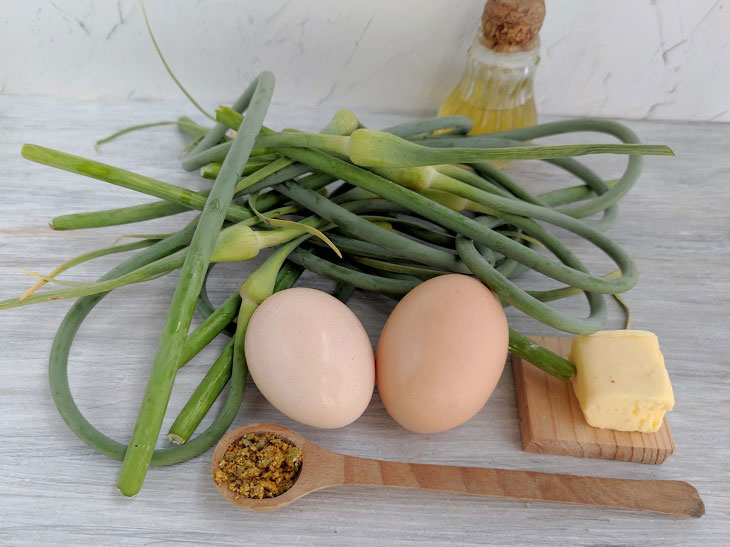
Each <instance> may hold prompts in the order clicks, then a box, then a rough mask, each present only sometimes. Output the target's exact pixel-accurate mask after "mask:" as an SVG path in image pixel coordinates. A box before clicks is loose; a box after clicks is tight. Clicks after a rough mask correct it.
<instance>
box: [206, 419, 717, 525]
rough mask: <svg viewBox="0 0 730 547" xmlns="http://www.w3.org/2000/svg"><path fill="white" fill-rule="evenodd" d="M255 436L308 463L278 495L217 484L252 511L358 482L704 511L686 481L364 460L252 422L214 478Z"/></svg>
mask: <svg viewBox="0 0 730 547" xmlns="http://www.w3.org/2000/svg"><path fill="white" fill-rule="evenodd" d="M249 433H258V434H261V433H272V434H274V435H276V436H278V437H280V438H282V439H286V440H287V441H289V442H290V443H291V444H294V445H295V446H296V447H297V448H298V449H299V450H301V453H302V465H301V468H300V470H299V475H298V476H297V478H296V479H295V481H294V484H293V485H292V487H291V488H290V489H289V490H287V491H286V492H284V493H283V494H281V495H279V496H276V497H274V498H264V499H251V498H246V497H244V496H240V495H238V494H236V493H235V492H233V491H231V490H229V489H228V485H227V484H226V483H222V484H218V483H216V487H217V488H218V490H219V491H220V493H221V494H222V495H223V497H224V498H226V499H227V500H228V501H230V502H232V503H235V504H236V505H238V506H240V507H244V508H246V509H251V510H253V511H269V510H272V509H278V508H279V507H284V506H286V505H289V504H290V503H292V502H293V501H296V500H298V499H299V498H301V497H302V496H306V495H307V494H309V493H310V492H314V491H316V490H321V489H322V488H329V487H332V486H344V485H360V486H390V487H400V488H418V489H422V490H436V491H440V492H453V493H461V494H472V495H477V496H491V497H500V498H510V499H517V500H525V501H548V502H557V503H570V504H577V505H593V506H600V507H610V508H616V509H633V510H638V511H651V512H654V513H662V514H666V515H674V516H679V517H694V518H697V517H700V516H702V515H703V514H704V512H705V506H704V504H703V502H702V499H700V496H699V494H698V492H697V490H696V489H695V488H694V487H693V486H692V485H691V484H689V483H687V482H684V481H675V480H635V479H610V478H603V477H585V476H578V475H561V474H558V473H540V472H536V471H518V470H512V469H493V468H485V467H459V466H453V465H429V464H416V463H402V462H390V461H383V460H373V459H368V458H358V457H354V456H346V455H344V454H339V453H337V452H332V451H331V450H327V449H325V448H322V447H321V446H318V445H316V444H314V443H313V442H310V441H308V440H306V439H305V438H304V437H302V436H301V435H299V434H297V433H295V432H294V431H292V430H291V429H288V428H286V427H282V426H280V425H275V424H253V425H247V426H244V427H239V428H237V429H234V430H232V431H231V432H230V433H228V434H227V435H226V436H224V437H223V438H222V439H221V440H220V441H219V442H218V445H217V446H216V449H215V452H214V453H213V459H212V461H211V472H212V474H213V477H215V473H216V471H217V470H218V464H219V462H220V461H221V459H222V458H223V456H224V455H225V453H226V450H228V447H229V446H230V445H231V444H232V443H234V442H236V441H238V440H239V439H240V438H241V437H243V436H244V435H247V434H249ZM214 482H215V481H214Z"/></svg>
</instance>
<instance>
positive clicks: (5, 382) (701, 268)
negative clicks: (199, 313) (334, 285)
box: [0, 96, 730, 545]
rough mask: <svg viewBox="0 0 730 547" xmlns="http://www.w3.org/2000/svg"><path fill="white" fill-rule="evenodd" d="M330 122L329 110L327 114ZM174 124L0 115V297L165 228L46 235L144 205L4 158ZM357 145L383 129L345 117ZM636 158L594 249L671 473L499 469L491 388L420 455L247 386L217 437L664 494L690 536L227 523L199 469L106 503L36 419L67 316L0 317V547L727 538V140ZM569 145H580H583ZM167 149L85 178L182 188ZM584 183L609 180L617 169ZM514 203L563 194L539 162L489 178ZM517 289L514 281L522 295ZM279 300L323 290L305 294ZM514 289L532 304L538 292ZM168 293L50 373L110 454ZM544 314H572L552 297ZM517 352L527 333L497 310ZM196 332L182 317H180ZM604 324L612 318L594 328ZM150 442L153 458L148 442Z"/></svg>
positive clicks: (51, 412) (80, 110) (297, 513)
mask: <svg viewBox="0 0 730 547" xmlns="http://www.w3.org/2000/svg"><path fill="white" fill-rule="evenodd" d="M342 106H345V105H342ZM181 113H185V114H189V115H193V116H194V115H195V112H194V111H192V110H191V109H190V107H189V106H188V105H187V104H186V103H184V102H177V101H172V102H129V103H105V102H74V101H65V100H54V99H46V98H20V97H15V98H14V97H2V96H0V184H1V185H2V192H1V193H0V298H10V297H13V296H16V295H18V294H19V293H20V292H21V291H22V290H23V289H25V288H26V287H27V286H28V285H29V283H31V279H30V278H29V277H27V276H26V275H25V274H23V273H22V272H21V269H23V268H29V269H32V270H35V271H40V272H48V271H50V270H51V269H52V268H53V267H54V266H56V265H58V264H59V263H60V262H62V261H63V260H65V259H66V258H68V257H71V256H75V255H78V254H80V253H82V252H84V251H86V250H90V249H94V248H98V247H101V246H105V245H108V244H110V243H111V242H113V241H114V240H115V239H116V238H117V237H119V236H120V235H122V234H128V233H140V232H145V233H150V232H165V231H169V230H170V229H172V228H174V227H176V226H179V224H180V223H181V221H182V219H181V217H172V218H168V219H163V220H160V221H155V222H149V223H147V224H145V225H144V226H142V225H135V226H121V227H114V228H104V229H97V230H81V231H75V232H53V231H52V230H50V229H49V228H48V227H47V223H48V221H49V220H50V218H51V217H53V216H54V215H57V214H61V213H71V212H78V211H87V210H94V209H102V208H108V207H114V206H123V205H131V204H136V203H142V202H144V201H148V200H149V199H148V198H146V197H144V196H141V195H139V194H136V193H134V192H131V191H128V190H124V189H121V188H116V187H113V186H110V185H108V184H105V183H102V182H99V181H95V180H91V179H85V178H83V177H79V176H76V175H71V174H69V173H65V172H61V171H57V170H53V169H50V168H47V167H43V166H39V165H36V164H33V163H30V162H27V161H25V160H23V159H22V158H21V157H20V146H21V143H24V142H32V143H37V144H41V145H45V146H50V147H56V148H60V149H62V150H65V151H68V152H72V153H77V154H80V155H87V156H91V157H94V156H95V152H94V148H93V142H94V141H95V140H96V139H98V138H100V137H103V136H106V135H107V134H109V133H111V132H113V131H114V130H116V129H118V128H121V127H124V126H127V125H130V124H134V123H141V122H146V121H156V120H166V119H175V118H176V117H177V116H178V115H180V114H181ZM332 114H333V111H324V110H312V111H303V110H297V111H294V110H292V109H289V108H285V107H282V106H274V107H273V109H272V112H271V114H270V116H269V120H270V121H269V123H270V124H271V125H272V126H274V127H287V126H296V127H300V128H303V129H312V130H313V129H317V128H319V127H320V126H322V125H324V124H325V123H326V121H327V120H328V118H329V117H330V116H331V115H332ZM360 115H361V119H362V120H363V121H364V123H366V124H367V125H369V126H372V127H382V126H385V125H387V124H391V123H394V122H396V121H400V120H403V119H405V118H406V117H405V116H403V115H400V114H399V113H389V114H383V113H374V112H361V113H360ZM629 125H630V126H631V127H632V128H634V129H635V130H636V131H637V132H638V133H639V134H640V136H641V137H642V139H643V140H644V141H645V142H654V143H665V144H668V145H670V146H672V147H673V148H674V150H675V151H676V153H677V155H678V157H676V158H648V159H647V161H646V168H645V171H644V174H643V176H642V178H641V179H640V181H639V182H638V184H637V185H636V187H635V189H634V190H632V192H631V193H630V194H629V195H628V197H627V198H625V200H624V201H623V202H622V204H621V219H620V223H619V225H618V226H617V227H615V228H613V229H612V230H611V231H610V235H611V237H613V238H614V239H616V240H617V241H618V242H619V243H621V244H622V245H623V246H624V247H625V249H626V250H627V251H628V252H629V253H630V254H631V255H632V256H634V257H635V259H636V261H637V263H638V266H639V269H640V271H641V279H640V281H639V284H638V285H637V286H636V288H635V289H633V290H632V291H631V292H630V293H628V294H627V295H626V299H627V301H628V302H629V304H630V305H631V308H632V310H633V313H634V325H635V326H636V327H637V328H645V329H649V330H653V331H655V332H656V333H657V334H658V335H659V338H660V341H661V343H662V347H663V350H664V353H665V356H666V360H667V366H668V369H669V372H670V375H671V378H672V382H673V385H674V390H675V396H676V401H677V405H676V410H675V411H674V412H672V413H671V415H670V416H669V420H670V423H671V426H672V430H673V432H674V437H675V440H676V444H677V450H676V453H675V454H674V455H673V456H672V457H671V458H670V459H669V460H668V461H667V462H666V463H665V464H663V465H661V466H649V465H641V464H631V463H620V462H613V461H602V460H590V459H577V458H568V457H560V456H542V455H535V454H528V453H525V452H523V451H522V450H521V444H520V434H519V429H518V422H517V413H516V408H515V399H514V389H513V384H512V372H511V368H510V367H509V366H508V367H507V369H506V370H505V373H504V376H503V378H502V380H501V382H500V384H499V386H498V388H497V390H496V391H495V393H494V395H493V396H492V398H491V399H490V401H489V403H488V404H487V405H486V406H485V407H484V409H482V411H481V412H480V413H479V414H478V415H477V416H476V417H475V418H474V419H472V420H471V421H470V422H468V423H467V424H465V425H463V426H461V427H459V428H457V429H455V430H453V431H449V432H446V433H442V434H437V435H425V436H421V435H415V434H411V433H408V432H406V431H404V430H403V429H400V428H399V427H398V426H397V425H396V424H395V423H394V422H393V421H392V420H391V419H390V418H389V417H388V416H387V414H386V413H385V412H384V410H383V408H382V405H381V403H380V401H379V399H378V397H377V395H376V396H375V397H374V398H373V401H372V403H371V405H370V407H369V408H368V409H367V411H366V412H365V414H364V415H363V416H362V418H360V419H359V420H358V421H357V422H356V423H354V424H353V425H351V426H349V427H347V428H344V429H341V430H335V431H319V430H315V429H312V428H308V427H303V426H300V425H298V424H295V423H293V422H292V421H291V420H289V419H287V418H286V417H284V416H282V415H281V414H279V413H278V412H277V411H275V410H274V409H272V408H271V407H270V406H269V404H268V403H267V402H266V401H265V400H264V399H263V398H262V397H261V395H260V394H259V393H258V391H257V390H256V388H255V386H254V385H253V383H251V382H249V384H248V386H247V388H246V396H245V400H244V403H243V406H242V407H241V410H240V412H239V415H238V417H237V418H236V421H235V424H234V425H242V424H246V423H251V422H261V421H268V422H275V423H280V424H282V425H285V426H287V427H291V428H293V429H295V430H297V431H299V432H300V433H302V434H303V435H304V436H305V437H307V438H309V439H311V440H313V441H315V442H317V443H319V444H321V445H322V446H325V447H327V448H330V449H333V450H338V451H341V452H344V453H347V454H352V455H356V456H366V457H376V458H384V459H392V460H401V461H413V462H421V463H440V464H458V465H473V466H495V467H505V468H509V469H531V470H538V471H552V472H562V473H576V474H587V475H601V476H607V477H627V478H635V479H682V480H687V481H689V482H691V483H692V484H694V485H695V486H696V487H697V488H698V489H699V491H700V493H701V495H702V497H703V499H704V501H705V505H706V509H707V513H706V515H705V516H704V517H702V518H701V519H699V520H677V519H673V518H668V517H662V516H654V515H651V514H642V513H633V512H623V511H616V510H604V509H594V508H583V507H571V506H564V505H554V504H540V503H523V502H516V501H508V500H500V499H489V498H473V497H469V496H458V495H447V494H439V493H426V492H418V491H407V490H396V489H393V490H384V489H377V490H375V489H368V488H364V487H363V488H342V489H332V490H324V491H321V492H318V493H315V494H313V495H311V496H308V497H306V498H304V499H302V500H301V501H299V502H297V503H295V504H294V505H293V506H290V507H289V508H286V509H283V510H281V511H278V512H274V513H269V514H256V513H247V512H243V511H241V510H239V509H237V508H236V507H234V506H233V505H231V504H229V503H228V502H226V501H225V500H224V499H223V498H222V497H221V496H220V495H219V494H218V493H217V491H216V489H215V487H214V485H213V483H212V481H211V479H210V476H209V468H208V465H209V457H210V455H211V451H208V452H207V453H206V454H204V455H202V456H200V457H198V458H196V459H194V460H192V461H189V462H186V463H183V464H180V465H176V466H173V467H167V468H161V469H159V468H158V469H152V470H151V471H150V472H149V474H148V477H147V480H146V481H145V484H144V488H143V490H142V492H141V493H140V494H139V495H138V496H137V497H136V498H134V499H127V498H124V497H123V496H121V495H120V494H119V493H118V492H117V490H116V488H115V481H116V474H117V471H118V468H119V464H118V463H117V462H115V461H111V460H109V459H107V458H105V457H103V456H100V455H98V454H96V453H95V452H93V451H92V450H91V449H90V448H88V447H87V446H86V445H84V444H83V443H82V442H81V441H79V440H78V439H77V438H76V437H75V436H74V435H73V434H72V433H71V432H70V431H69V430H68V429H67V428H66V426H65V424H64V423H63V421H62V420H61V418H60V416H59V415H58V413H57V412H56V409H55V407H54V406H53V402H52V400H51V395H50V390H49V387H48V381H47V362H48V354H49V350H50V345H51V340H52V337H53V335H54V332H55V329H56V328H57V326H58V324H59V322H60V321H61V319H62V317H63V315H64V313H65V311H66V310H67V309H68V307H69V305H70V302H66V301H62V302H55V303H52V304H45V305H38V306H33V307H27V308H21V309H16V310H9V311H3V312H0V340H2V350H1V351H0V378H1V379H2V380H1V381H0V544H2V545H22V544H33V545H48V544H75V545H81V544H106V545H119V544H134V545H136V544H177V543H192V544H214V545H240V544H242V543H249V542H252V543H256V544H261V545H292V544H311V545H327V544H363V545H365V544H367V545H372V544H394V545H395V544H411V543H425V542H429V543H433V544H442V545H454V544H458V545H469V544H518V545H524V544H530V543H540V544H545V545H566V544H575V545H596V544H599V545H606V544H644V545H646V544H650V545H659V544H661V545H689V544H694V545H700V544H702V545H721V544H727V541H728V535H729V534H730V432H729V429H728V423H729V422H728V416H730V357H728V355H730V352H729V350H728V348H730V330H729V329H728V320H729V319H730V318H729V317H728V310H730V252H729V251H730V243H729V242H730V154H728V150H729V149H730V126H728V125H723V124H690V123H683V124H680V123H659V122H630V123H629ZM585 138H587V137H585ZM184 143H185V140H184V138H183V137H182V136H181V135H180V134H178V132H177V130H176V128H174V127H161V128H157V129H153V130H149V131H147V132H142V133H137V134H133V135H129V136H127V137H125V138H123V139H121V140H119V141H117V142H115V143H112V144H109V145H107V146H105V147H104V149H103V151H102V154H101V156H100V157H99V159H100V160H101V161H106V162H109V163H112V164H115V165H119V166H122V167H126V168H129V169H131V170H133V171H138V172H141V173H144V174H147V175H151V176H154V177H158V178H161V179H163V180H167V181H170V182H173V183H178V184H184V185H188V186H190V187H197V188H202V187H203V185H204V182H203V181H201V180H200V179H198V177H197V176H196V175H195V174H188V173H184V172H183V171H182V170H181V169H180V168H179V166H178V165H179V164H178V157H179V155H180V153H181V149H182V147H183V146H184ZM623 161H624V160H621V159H617V158H615V157H614V158H609V157H602V158H598V159H597V160H595V161H592V162H591V163H592V164H594V165H595V166H596V168H597V169H600V170H601V172H602V173H605V174H607V175H611V176H612V175H613V174H615V173H617V172H618V170H619V169H620V168H621V166H622V165H623ZM510 169H511V170H512V171H513V172H514V173H515V176H518V177H520V178H523V179H529V180H531V181H533V182H532V186H533V187H534V188H536V189H537V188H548V187H555V186H556V185H557V184H559V183H561V182H563V183H564V182H566V179H565V178H564V177H563V176H562V174H561V173H560V172H558V171H557V170H555V169H553V168H550V167H549V166H545V165H542V164H536V165H518V166H512V167H511V168H510ZM573 243H574V244H573V248H574V249H575V250H576V251H577V252H578V253H579V255H580V256H581V257H582V258H584V259H585V262H586V263H587V264H588V265H589V266H590V267H591V268H592V269H593V270H594V271H596V272H603V273H605V272H607V271H610V270H609V269H612V265H611V264H609V263H608V261H607V260H606V259H605V258H604V257H601V256H599V255H598V254H597V253H596V252H595V250H594V249H591V248H589V247H588V246H587V245H585V244H584V242H581V241H574V242H573ZM119 260H120V257H119V256H117V257H105V258H102V259H98V260H96V261H93V262H90V263H87V264H85V265H83V266H80V267H78V268H76V269H75V270H72V271H71V272H69V274H68V275H67V276H66V278H67V279H74V280H91V279H95V278H96V277H98V276H100V275H101V274H103V273H104V272H106V271H107V270H108V269H109V268H110V267H111V266H112V265H113V264H115V263H116V262H118V261H119ZM248 268H250V266H246V265H242V264H228V265H226V266H223V267H219V268H217V269H216V275H215V277H216V280H215V282H214V284H213V290H212V296H213V298H214V300H215V301H218V302H219V301H221V300H222V299H223V298H224V297H225V296H227V295H228V294H230V292H231V291H233V290H235V289H236V288H237V286H238V284H239V283H240V281H241V279H242V277H243V276H244V275H245V272H246V271H248ZM529 281H530V280H529V278H527V281H526V282H529ZM301 283H303V284H307V285H310V286H316V287H322V288H327V287H331V284H330V283H329V282H326V281H323V280H321V279H318V278H316V277H314V276H311V275H307V276H305V277H304V278H303V279H302V281H301ZM539 283H540V280H539V279H537V278H535V280H534V284H533V286H539ZM173 287H174V276H173V275H171V276H168V277H165V278H162V279H158V280H155V281H152V282H149V283H145V284H141V285H137V286H134V287H127V288H124V289H122V290H119V291H116V292H115V294H113V295H112V296H110V297H108V298H107V299H105V301H104V302H103V303H102V304H101V305H100V306H99V307H98V308H97V309H96V310H95V311H94V312H93V313H92V314H91V316H90V318H89V320H88V321H86V322H85V323H84V325H83V327H82V329H81V332H80V334H79V336H78V338H77V342H76V343H75V344H74V346H73V349H72V355H71V366H70V370H71V372H70V376H71V387H72V389H73V392H74V394H75V396H76V397H77V401H78V403H79V406H80V407H81V409H82V411H83V412H84V413H85V414H86V415H87V416H88V417H89V418H90V420H91V421H92V422H93V423H94V424H97V425H98V427H99V428H100V429H101V430H103V431H104V432H106V433H107V434H109V435H111V436H112V437H114V438H116V439H119V440H122V441H124V440H126V439H127V438H128V437H129V434H130V432H131V429H132V426H133V424H134V420H135V417H136V411H137V407H138V404H139V402H140V398H141V395H142V391H143V388H144V385H145V382H146V378H147V374H148V372H149V365H150V362H151V357H152V356H153V354H154V350H155V347H156V344H157V340H158V333H159V331H160V328H161V327H162V323H163V320H164V317H165V311H166V308H167V304H168V302H169V299H170V297H171V294H172V290H173ZM571 300H572V301H570V302H564V303H562V304H560V305H561V307H562V308H563V309H567V310H571V311H574V312H583V311H584V310H583V302H582V301H581V300H580V299H577V298H576V299H571ZM351 306H352V308H353V309H354V311H355V312H356V313H357V314H358V316H359V317H360V318H361V319H362V320H363V322H364V323H365V325H366V327H367V329H368V332H369V333H370V335H371V338H372V340H373V342H375V340H376V339H377V336H378V333H379V331H380V328H381V326H382V324H383V321H384V320H385V318H386V316H387V314H388V312H389V310H390V309H391V307H392V303H391V302H390V301H389V300H387V299H385V298H382V297H380V296H378V295H372V294H364V293H357V294H356V295H355V297H354V298H353V299H352V301H351ZM509 315H510V322H511V324H512V325H513V326H514V327H516V328H518V329H519V330H521V331H522V332H525V333H534V334H552V333H554V331H551V329H549V328H548V327H545V326H542V325H540V324H537V323H536V322H535V321H533V320H531V319H528V318H525V317H524V316H521V315H520V314H519V313H517V312H514V311H510V312H509ZM196 321H197V319H196ZM621 322H622V316H621V313H620V311H619V309H618V308H617V307H615V305H613V304H612V308H611V320H610V325H609V327H611V328H620V326H621ZM222 344H223V341H222V340H217V341H216V342H215V343H214V344H212V345H211V347H209V348H207V349H206V351H204V352H203V353H202V354H201V355H200V356H199V357H198V358H196V359H195V361H194V362H193V363H191V364H190V365H188V366H187V367H185V368H184V369H183V370H181V371H180V373H179V374H178V379H177V382H176V384H175V392H174V394H173V398H172V401H171V404H170V409H169V412H168V419H167V420H166V423H165V426H164V427H165V428H166V427H168V426H169V424H170V423H171V420H172V419H173V418H174V416H175V415H176V414H177V411H178V410H179V409H180V408H181V406H182V404H183V403H184V401H185V399H186V397H187V396H188V394H189V393H190V392H191V390H192V389H193V388H194V386H195V385H197V382H198V380H199V379H200V378H201V377H202V375H203V374H204V372H205V370H206V367H207V366H208V365H209V364H210V363H211V362H212V360H213V359H214V356H215V355H216V351H218V350H220V348H221V347H222ZM161 444H163V443H162V441H161Z"/></svg>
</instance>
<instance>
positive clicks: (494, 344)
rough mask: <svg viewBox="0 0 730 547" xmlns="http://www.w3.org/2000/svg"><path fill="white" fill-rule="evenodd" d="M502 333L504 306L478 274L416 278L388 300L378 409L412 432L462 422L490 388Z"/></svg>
mask: <svg viewBox="0 0 730 547" xmlns="http://www.w3.org/2000/svg"><path fill="white" fill-rule="evenodd" d="M508 339H509V334H508V329H507V318H506V317H505V314H504V310H503V309H502V306H501V304H500V302H499V300H498V299H497V297H496V296H495V295H494V294H493V293H492V292H491V291H490V290H489V289H488V288H487V287H485V286H484V284H482V283H481V282H480V281H478V280H476V279H474V278H472V277H468V276H465V275H459V274H449V275H443V276H440V277H435V278H433V279H430V280H428V281H425V282H424V283H421V284H420V285H418V286H417V287H416V288H415V289H413V290H412V291H411V292H409V293H408V294H407V295H406V296H404V297H403V299H402V300H401V301H400V302H399V303H398V305H397V306H396V307H395V309H394V310H393V312H392V313H391V314H390V317H388V320H387V321H386V322H385V326H384V327H383V332H382V333H381V335H380V340H379V341H378V348H377V351H376V355H375V367H376V383H377V386H378V392H379V393H380V398H381V399H382V401H383V404H384V405H385V409H386V410H387V411H388V413H389V414H390V415H391V416H392V417H393V419H394V420H395V421H396V422H398V423H399V424H400V425H402V426H403V427H405V428H406V429H409V430H411V431H414V432H416V433H436V432H438V431H445V430H447V429H451V428H452V427H456V426H458V425H461V424H463V423H464V422H466V421H467V420H469V419H470V418H471V417H473V416H474V415H475V414H476V413H477V412H479V410H480V409H481V408H482V407H483V406H484V404H485V403H486V402H487V400H488V399H489V397H490V395H491V394H492V391H494V388H495V386H496V385H497V382H498V381H499V378H500V376H501V375H502V370H503V369H504V364H505V360H506V358H507V346H508Z"/></svg>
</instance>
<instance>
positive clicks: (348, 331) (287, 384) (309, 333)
mask: <svg viewBox="0 0 730 547" xmlns="http://www.w3.org/2000/svg"><path fill="white" fill-rule="evenodd" d="M245 349H246V361H247V362H248V369H249V371H250V372H251V377H252V378H253V381H254V382H256V387H258V388H259V391H261V393H262V394H263V395H264V397H266V399H267V400H268V401H269V402H270V403H271V404H272V405H274V406H275V407H276V408H277V409H278V410H280V411H281V412H283V413H284V414H286V415H287V416H289V417H290V418H292V419H294V420H296V421H298V422H301V423H303V424H305V425H309V426H312V427H321V428H328V429H329V428H336V427H343V426H345V425H347V424H349V423H351V422H353V421H355V420H356V419H357V418H359V417H360V415H361V414H362V413H363V412H364V411H365V409H366V408H367V406H368V404H369V403H370V399H371V398H372V396H373V389H374V386H375V363H374V358H373V348H372V346H371V345H370V339H369V338H368V335H367V333H366V332H365V328H364V327H363V326H362V323H360V320H359V319H358V318H357V317H356V316H355V314H354V313H353V312H352V310H350V308H348V307H347V306H346V305H345V304H343V303H342V302H340V301H339V300H337V299H336V298H334V297H333V296H330V295H329V294H327V293H325V292H322V291H318V290H316V289H307V288H294V289H287V290H284V291H281V292H278V293H276V294H274V295H273V296H270V297H269V298H267V299H266V300H264V302H263V303H262V304H261V305H260V306H259V307H258V308H257V309H256V311H255V312H254V314H253V316H252V317H251V321H250V322H249V324H248V329H247V331H246V341H245Z"/></svg>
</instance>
